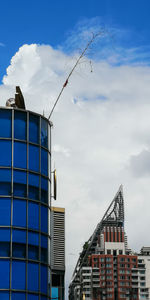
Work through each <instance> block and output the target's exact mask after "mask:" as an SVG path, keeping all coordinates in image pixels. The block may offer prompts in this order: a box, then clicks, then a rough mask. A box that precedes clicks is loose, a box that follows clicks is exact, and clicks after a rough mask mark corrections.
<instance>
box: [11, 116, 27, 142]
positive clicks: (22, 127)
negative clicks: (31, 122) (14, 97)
mask: <svg viewBox="0 0 150 300" xmlns="http://www.w3.org/2000/svg"><path fill="white" fill-rule="evenodd" d="M26 118H27V116H26V113H24V112H20V111H15V117H14V138H15V139H19V140H26V137H27V126H26Z"/></svg>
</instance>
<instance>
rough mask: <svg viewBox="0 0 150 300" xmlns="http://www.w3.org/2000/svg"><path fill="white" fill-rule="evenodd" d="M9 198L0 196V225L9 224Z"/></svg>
mask: <svg viewBox="0 0 150 300" xmlns="http://www.w3.org/2000/svg"><path fill="white" fill-rule="evenodd" d="M10 217H11V200H10V199H7V198H4V199H3V198H0V225H7V226H8V225H10Z"/></svg>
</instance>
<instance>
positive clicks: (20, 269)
mask: <svg viewBox="0 0 150 300" xmlns="http://www.w3.org/2000/svg"><path fill="white" fill-rule="evenodd" d="M20 274H21V276H20ZM32 275H33V274H32ZM25 279H26V264H25V262H22V261H12V289H19V290H24V289H25V283H26V280H25Z"/></svg>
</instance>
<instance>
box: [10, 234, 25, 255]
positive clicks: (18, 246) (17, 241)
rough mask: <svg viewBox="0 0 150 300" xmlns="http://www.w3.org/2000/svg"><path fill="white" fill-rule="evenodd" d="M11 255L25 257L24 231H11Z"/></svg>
mask: <svg viewBox="0 0 150 300" xmlns="http://www.w3.org/2000/svg"><path fill="white" fill-rule="evenodd" d="M12 241H13V245H12V254H13V257H21V258H25V257H26V231H24V230H15V229H14V230H13V233H12Z"/></svg>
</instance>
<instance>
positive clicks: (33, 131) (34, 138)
mask: <svg viewBox="0 0 150 300" xmlns="http://www.w3.org/2000/svg"><path fill="white" fill-rule="evenodd" d="M29 141H30V142H32V143H36V144H39V117H37V116H35V115H32V114H30V121H29Z"/></svg>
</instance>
